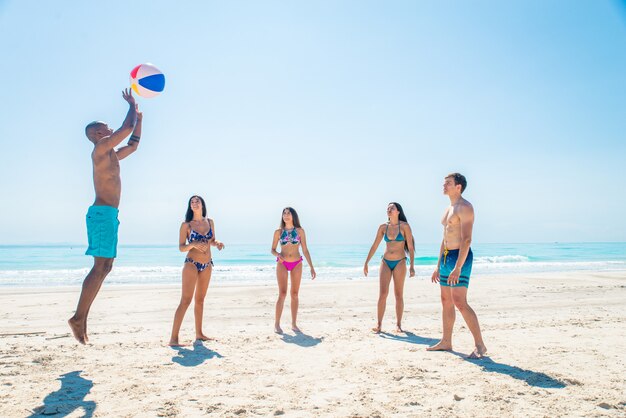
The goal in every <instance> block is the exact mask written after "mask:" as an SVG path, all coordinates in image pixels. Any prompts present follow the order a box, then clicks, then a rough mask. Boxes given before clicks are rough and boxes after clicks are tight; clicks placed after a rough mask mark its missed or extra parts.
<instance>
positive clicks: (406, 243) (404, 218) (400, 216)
mask: <svg viewBox="0 0 626 418" xmlns="http://www.w3.org/2000/svg"><path fill="white" fill-rule="evenodd" d="M389 205H394V206H395V207H396V209H398V212H400V214H399V215H398V221H402V222H406V223H409V221H407V220H406V215H405V214H404V209H402V206H401V205H400V203H398V202H389ZM389 205H387V206H389ZM398 228H400V223H398ZM398 231H400V230H399V229H398ZM413 248H415V238H413ZM404 251H405V252H406V253H407V254H408V253H409V243H408V242H407V241H406V240H405V241H404Z"/></svg>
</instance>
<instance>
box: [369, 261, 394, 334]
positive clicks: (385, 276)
mask: <svg viewBox="0 0 626 418" xmlns="http://www.w3.org/2000/svg"><path fill="white" fill-rule="evenodd" d="M379 282H380V290H379V292H378V309H377V313H378V315H377V323H376V326H375V327H374V328H372V331H374V332H376V333H379V332H380V331H381V329H382V326H383V316H385V308H386V306H387V295H388V294H389V284H390V283H391V270H390V269H389V267H388V266H387V263H385V262H384V261H381V262H380V273H379Z"/></svg>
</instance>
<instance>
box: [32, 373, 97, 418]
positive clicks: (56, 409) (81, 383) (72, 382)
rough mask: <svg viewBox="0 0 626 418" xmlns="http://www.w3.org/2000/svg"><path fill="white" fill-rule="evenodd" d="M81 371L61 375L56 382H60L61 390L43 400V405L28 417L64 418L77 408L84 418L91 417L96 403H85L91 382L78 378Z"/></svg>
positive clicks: (91, 385)
mask: <svg viewBox="0 0 626 418" xmlns="http://www.w3.org/2000/svg"><path fill="white" fill-rule="evenodd" d="M81 372H82V370H77V371H74V372H69V373H65V374H62V375H61V377H59V378H58V379H57V380H60V381H61V388H60V389H59V390H56V391H54V392H52V393H50V394H48V395H46V397H45V398H44V399H43V405H41V406H38V407H36V408H33V413H32V415H30V417H42V416H49V415H54V416H55V417H65V416H67V415H69V414H71V413H72V412H74V411H75V410H76V409H78V408H82V409H83V411H85V415H83V416H84V417H87V418H89V417H91V416H93V413H94V411H95V410H96V403H95V402H93V401H86V400H85V396H87V394H88V393H89V392H90V391H91V388H92V387H93V382H92V381H91V380H87V379H85V378H83V377H81V376H80V373H81Z"/></svg>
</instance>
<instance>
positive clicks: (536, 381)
mask: <svg viewBox="0 0 626 418" xmlns="http://www.w3.org/2000/svg"><path fill="white" fill-rule="evenodd" d="M454 354H455V355H457V356H459V357H461V358H462V359H463V360H465V361H468V362H470V363H473V364H475V365H477V366H479V367H480V368H481V369H483V370H484V371H486V372H490V373H501V374H506V375H508V376H511V377H512V378H513V379H517V380H523V381H524V382H526V383H527V384H528V385H530V386H534V387H537V388H544V389H548V388H549V389H563V388H564V387H566V386H567V384H565V383H564V382H562V381H560V380H558V379H555V378H554V377H550V376H548V375H547V374H545V373H541V372H534V371H532V370H526V369H522V368H520V367H517V366H510V365H508V364H504V363H498V362H496V361H493V360H492V359H491V357H483V358H482V359H471V358H467V356H466V355H464V354H461V353H457V352H454Z"/></svg>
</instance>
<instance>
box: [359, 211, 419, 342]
mask: <svg viewBox="0 0 626 418" xmlns="http://www.w3.org/2000/svg"><path fill="white" fill-rule="evenodd" d="M387 218H388V222H387V223H384V224H382V225H380V226H379V227H378V231H376V238H375V239H374V244H372V248H370V252H369V254H368V255H367V260H365V266H364V267H363V273H365V276H367V273H368V267H367V265H368V263H369V261H370V260H371V259H372V257H373V256H374V253H375V252H376V249H377V248H378V245H379V244H380V241H382V240H383V239H384V240H385V242H386V244H387V248H386V249H385V253H384V254H383V259H382V260H381V262H380V292H379V294H378V322H377V324H376V327H375V328H373V329H372V331H374V332H376V333H379V332H380V331H381V327H382V323H383V316H384V315H385V306H386V305H387V295H388V294H389V285H390V283H391V279H392V278H393V290H394V294H395V296H396V319H397V323H396V324H397V325H396V332H403V331H402V312H403V311H404V279H405V277H406V258H407V254H408V256H409V262H410V269H409V271H410V276H411V277H413V276H415V267H414V264H413V261H414V260H413V251H414V248H413V234H412V232H411V227H410V226H409V224H408V222H407V220H406V215H405V214H404V211H403V210H402V206H400V204H399V203H396V202H391V203H390V204H389V205H388V206H387Z"/></svg>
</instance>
